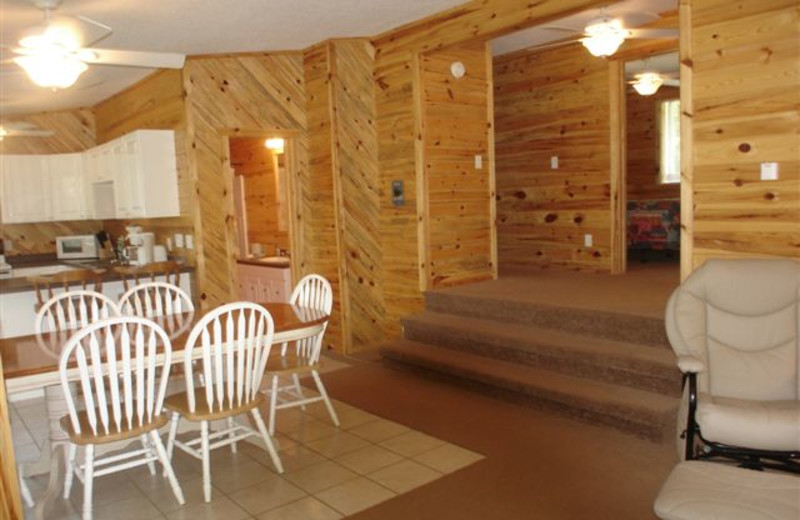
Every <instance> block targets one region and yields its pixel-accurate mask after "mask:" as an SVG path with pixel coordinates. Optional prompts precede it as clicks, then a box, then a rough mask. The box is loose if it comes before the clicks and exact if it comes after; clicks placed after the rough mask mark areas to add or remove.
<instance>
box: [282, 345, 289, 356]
mask: <svg viewBox="0 0 800 520" xmlns="http://www.w3.org/2000/svg"><path fill="white" fill-rule="evenodd" d="M288 346H289V343H288V342H286V341H284V342H283V343H281V357H283V356H285V355H286V347H288Z"/></svg>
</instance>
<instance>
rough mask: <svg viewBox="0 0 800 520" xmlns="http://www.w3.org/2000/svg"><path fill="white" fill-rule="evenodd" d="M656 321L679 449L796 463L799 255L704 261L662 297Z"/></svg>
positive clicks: (799, 438) (799, 451)
mask: <svg viewBox="0 0 800 520" xmlns="http://www.w3.org/2000/svg"><path fill="white" fill-rule="evenodd" d="M666 328H667V336H668V338H669V341H670V344H671V346H672V348H673V350H674V351H675V353H676V355H677V356H678V367H679V368H680V370H681V372H683V374H684V399H683V402H682V405H681V417H679V431H680V430H683V431H682V432H681V433H682V437H683V438H684V439H685V444H684V442H683V441H679V449H680V450H681V451H682V455H684V456H685V458H686V459H693V458H706V457H711V456H718V455H722V456H725V457H731V458H734V459H738V460H741V461H743V462H745V464H746V465H751V466H755V467H760V466H761V465H764V466H767V465H774V464H775V462H776V461H777V462H778V465H779V466H781V467H782V468H783V469H789V470H793V471H798V470H800V464H798V461H800V262H797V261H795V260H791V259H743V260H708V261H707V262H706V263H705V264H704V265H703V266H702V267H700V268H699V269H697V270H696V271H695V272H693V273H692V274H691V276H689V278H687V279H686V280H685V281H684V282H683V283H682V284H681V286H680V287H678V288H677V289H676V290H675V292H674V293H673V294H672V296H671V297H670V299H669V302H668V303H667V311H666ZM696 435H697V438H696ZM698 441H699V442H698ZM698 447H699V449H698ZM767 461H769V462H768V463H767Z"/></svg>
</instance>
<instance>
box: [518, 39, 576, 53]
mask: <svg viewBox="0 0 800 520" xmlns="http://www.w3.org/2000/svg"><path fill="white" fill-rule="evenodd" d="M579 41H581V39H580V38H570V39H568V40H559V41H557V42H550V43H542V44H540V45H531V46H530V47H526V48H525V50H526V51H543V50H546V49H555V48H556V47H563V46H564V45H571V44H573V43H578V42H579Z"/></svg>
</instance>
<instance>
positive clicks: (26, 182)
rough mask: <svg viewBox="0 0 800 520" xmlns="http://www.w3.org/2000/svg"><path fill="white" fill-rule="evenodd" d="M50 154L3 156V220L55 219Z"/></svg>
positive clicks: (0, 171) (0, 180) (0, 174)
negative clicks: (49, 162) (52, 206)
mask: <svg viewBox="0 0 800 520" xmlns="http://www.w3.org/2000/svg"><path fill="white" fill-rule="evenodd" d="M50 199H51V197H50V185H49V174H48V164H47V156H44V155H3V156H0V216H2V222H3V223H4V224H14V223H22V222H46V221H48V220H52V210H51V206H50Z"/></svg>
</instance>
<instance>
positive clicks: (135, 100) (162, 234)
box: [94, 70, 202, 284]
mask: <svg viewBox="0 0 800 520" xmlns="http://www.w3.org/2000/svg"><path fill="white" fill-rule="evenodd" d="M94 111H95V116H96V119H97V142H98V144H102V143H105V142H108V141H111V140H113V139H116V138H117V137H120V136H122V135H125V134H127V133H130V132H133V131H135V130H174V131H175V153H176V161H177V167H178V197H179V201H180V211H181V214H180V216H179V217H171V218H158V219H133V220H107V221H105V222H104V227H105V229H106V230H107V231H109V232H110V233H111V234H112V236H118V235H122V234H124V233H125V226H127V225H128V224H137V225H141V226H142V227H144V228H145V230H147V231H153V232H155V234H156V242H157V243H159V244H165V243H166V240H167V238H170V239H171V238H172V237H173V235H174V234H175V233H192V234H193V233H194V219H195V212H194V207H195V200H196V196H195V189H194V185H195V181H194V176H193V172H191V171H190V170H189V165H188V162H187V156H186V153H187V151H186V144H187V143H186V107H185V101H184V95H183V83H182V74H181V71H179V70H163V71H159V72H156V73H154V74H152V75H150V76H147V77H146V78H144V79H143V80H142V81H140V82H138V83H136V84H135V85H133V86H131V87H129V88H127V89H125V90H124V91H122V92H120V93H119V94H117V95H115V96H113V97H111V98H109V99H107V100H105V101H103V102H102V103H99V104H98V105H96V106H95V107H94ZM173 243H174V242H173ZM173 254H177V255H180V256H183V257H185V258H186V259H187V261H188V262H189V263H194V261H195V251H194V250H193V249H183V248H181V249H178V248H175V249H174V250H173ZM201 284H202V281H201Z"/></svg>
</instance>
